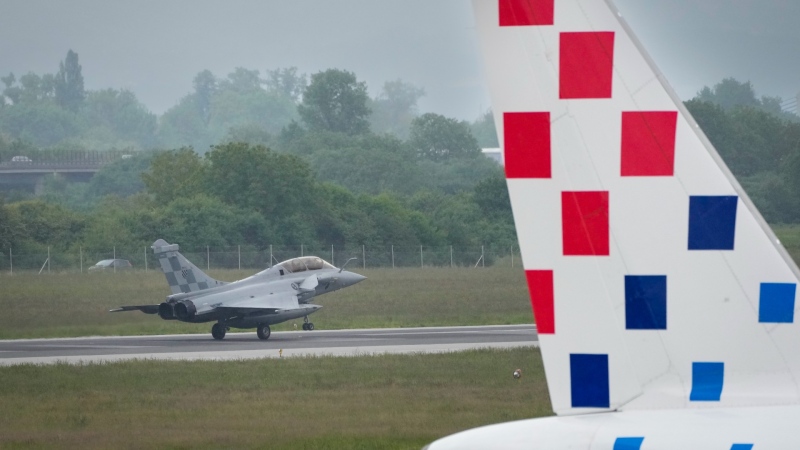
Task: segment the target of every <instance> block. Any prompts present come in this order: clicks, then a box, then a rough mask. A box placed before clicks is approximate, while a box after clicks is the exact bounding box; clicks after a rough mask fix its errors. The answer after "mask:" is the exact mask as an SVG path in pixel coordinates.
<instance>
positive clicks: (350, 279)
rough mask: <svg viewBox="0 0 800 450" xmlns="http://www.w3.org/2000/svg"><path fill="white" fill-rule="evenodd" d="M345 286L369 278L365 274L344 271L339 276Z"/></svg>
mask: <svg viewBox="0 0 800 450" xmlns="http://www.w3.org/2000/svg"><path fill="white" fill-rule="evenodd" d="M339 279H340V280H341V281H342V282H343V284H344V285H345V286H352V285H354V284H356V283H358V282H361V281H364V280H366V279H367V277H365V276H364V275H359V274H357V273H354V272H348V271H344V272H342V274H341V277H340V278H339Z"/></svg>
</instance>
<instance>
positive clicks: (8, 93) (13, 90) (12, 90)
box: [0, 72, 22, 104]
mask: <svg viewBox="0 0 800 450" xmlns="http://www.w3.org/2000/svg"><path fill="white" fill-rule="evenodd" d="M0 81H2V82H3V84H4V85H5V86H6V87H5V89H3V95H4V96H5V97H8V99H9V100H11V103H13V104H17V103H19V99H20V96H21V95H22V89H21V88H19V87H17V86H14V83H16V82H17V77H15V76H14V72H11V73H9V74H8V75H6V76H4V77H2V78H0Z"/></svg>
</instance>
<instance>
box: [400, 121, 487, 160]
mask: <svg viewBox="0 0 800 450" xmlns="http://www.w3.org/2000/svg"><path fill="white" fill-rule="evenodd" d="M409 144H410V145H411V147H412V148H414V149H415V150H416V151H417V154H419V155H420V156H421V157H423V158H426V159H430V160H433V161H447V160H451V159H464V158H473V157H475V156H478V155H480V154H481V149H480V147H479V146H478V141H477V140H476V139H475V137H474V136H473V135H472V133H471V132H470V129H469V124H468V123H467V122H464V121H458V120H455V119H450V118H447V117H444V116H442V115H439V114H434V113H427V114H423V115H422V116H420V117H417V118H416V119H414V120H413V121H412V122H411V137H410V139H409Z"/></svg>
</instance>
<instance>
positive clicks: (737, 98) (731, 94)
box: [696, 77, 758, 110]
mask: <svg viewBox="0 0 800 450" xmlns="http://www.w3.org/2000/svg"><path fill="white" fill-rule="evenodd" d="M696 98H697V99H698V100H701V101H704V102H711V103H716V104H717V105H719V106H721V107H722V109H724V110H728V109H731V108H733V107H734V106H756V105H758V100H757V99H756V93H755V90H754V89H753V85H752V83H750V82H749V81H747V82H745V83H742V82H739V81H738V80H736V79H735V78H730V77H729V78H725V79H724V80H722V81H720V82H719V83H717V84H715V85H714V88H713V89H711V88H709V87H708V86H705V87H703V89H701V90H700V92H698V93H697V96H696Z"/></svg>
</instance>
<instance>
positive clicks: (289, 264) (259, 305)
mask: <svg viewBox="0 0 800 450" xmlns="http://www.w3.org/2000/svg"><path fill="white" fill-rule="evenodd" d="M152 248H153V253H155V255H156V257H158V261H159V263H160V266H161V271H162V272H164V276H165V277H166V278H167V283H168V284H169V287H170V289H171V290H172V295H170V296H168V297H167V299H166V300H165V301H164V302H162V303H160V304H157V305H131V306H121V307H119V308H116V309H112V310H111V312H122V311H141V312H143V313H145V314H158V315H159V316H160V317H161V318H162V319H164V320H179V321H182V322H191V323H203V322H217V323H215V324H214V325H213V326H212V327H211V335H212V336H213V337H214V339H218V340H219V339H224V338H225V333H226V332H227V331H228V330H229V329H230V328H255V329H256V334H257V335H258V337H259V339H269V337H270V335H271V334H272V332H271V330H270V325H274V324H277V323H281V322H285V321H287V320H291V319H296V318H299V317H303V320H304V323H303V329H304V330H308V331H312V330H314V323H312V322H309V321H308V315H309V314H312V313H314V312H316V311H318V310H319V309H320V308H322V306H320V305H314V304H312V303H310V302H311V300H312V299H314V298H315V297H316V296H318V295H322V294H326V293H328V292H333V291H336V290H339V289H342V288H345V287H348V286H352V285H354V284H356V283H358V282H360V281H362V280H364V279H366V277H364V276H363V275H359V274H357V273H354V272H348V271H346V270H344V266H342V268H341V269H340V268H337V267H334V266H333V265H331V264H329V263H328V262H327V261H324V260H323V259H322V258H319V257H317V256H304V257H300V258H294V259H290V260H288V261H284V262H282V263H279V264H276V265H274V266H273V267H270V268H269V269H266V270H263V271H261V272H259V273H257V274H255V275H252V276H249V277H247V278H244V279H241V280H239V281H234V282H232V283H227V282H224V281H219V280H215V279H213V278H211V277H210V276H208V275H206V274H205V272H203V271H202V270H200V269H199V268H197V266H195V265H194V264H192V262H191V261H189V260H188V259H186V258H185V257H184V256H183V255H181V254H180V252H178V248H179V247H178V244H169V243H167V241H165V240H163V239H159V240H157V241H155V242H154V243H153V246H152ZM352 259H355V258H352ZM348 262H350V260H348ZM345 265H347V263H345Z"/></svg>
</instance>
